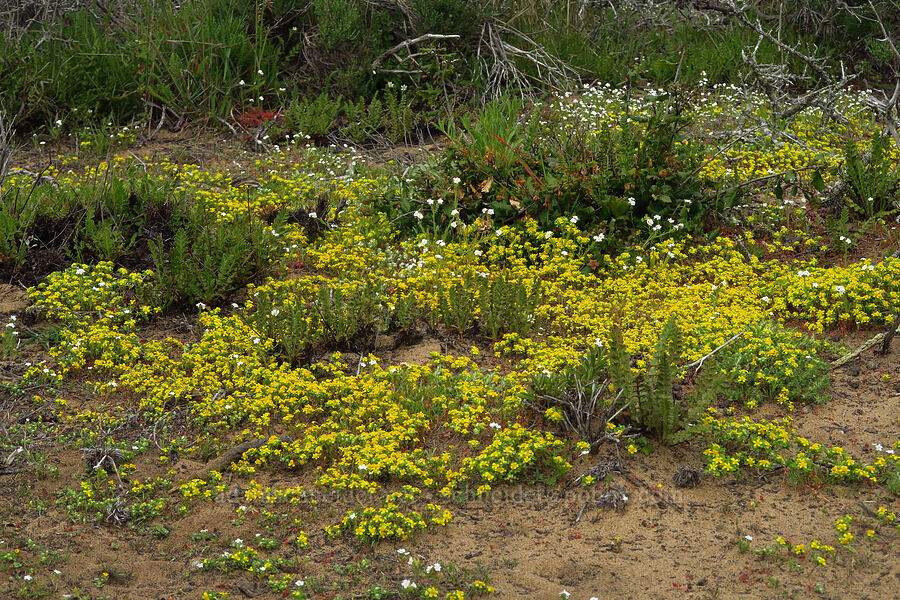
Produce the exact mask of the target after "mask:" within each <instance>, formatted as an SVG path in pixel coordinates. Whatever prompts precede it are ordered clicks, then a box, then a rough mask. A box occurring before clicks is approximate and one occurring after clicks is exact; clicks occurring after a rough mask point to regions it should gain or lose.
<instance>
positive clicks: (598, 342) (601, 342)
mask: <svg viewBox="0 0 900 600" xmlns="http://www.w3.org/2000/svg"><path fill="white" fill-rule="evenodd" d="M594 345H595V346H597V347H598V348H602V347H603V340H601V339H600V338H597V339H595V340H594Z"/></svg>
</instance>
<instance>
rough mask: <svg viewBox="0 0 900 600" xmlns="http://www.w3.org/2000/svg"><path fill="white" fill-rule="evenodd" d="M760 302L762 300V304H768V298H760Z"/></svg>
mask: <svg viewBox="0 0 900 600" xmlns="http://www.w3.org/2000/svg"><path fill="white" fill-rule="evenodd" d="M760 300H762V301H763V303H764V304H768V303H769V297H768V296H763V297H762V298H760Z"/></svg>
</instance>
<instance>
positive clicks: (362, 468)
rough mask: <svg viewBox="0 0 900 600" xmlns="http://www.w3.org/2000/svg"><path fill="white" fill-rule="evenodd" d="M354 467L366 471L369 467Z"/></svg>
mask: <svg viewBox="0 0 900 600" xmlns="http://www.w3.org/2000/svg"><path fill="white" fill-rule="evenodd" d="M356 468H357V469H359V470H360V471H368V470H369V467H368V466H367V465H359V466H358V467H356Z"/></svg>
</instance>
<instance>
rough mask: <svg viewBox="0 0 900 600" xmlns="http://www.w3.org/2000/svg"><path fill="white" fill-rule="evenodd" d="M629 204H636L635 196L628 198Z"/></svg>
mask: <svg viewBox="0 0 900 600" xmlns="http://www.w3.org/2000/svg"><path fill="white" fill-rule="evenodd" d="M628 204H630V205H631V206H634V205H635V201H634V198H629V199H628Z"/></svg>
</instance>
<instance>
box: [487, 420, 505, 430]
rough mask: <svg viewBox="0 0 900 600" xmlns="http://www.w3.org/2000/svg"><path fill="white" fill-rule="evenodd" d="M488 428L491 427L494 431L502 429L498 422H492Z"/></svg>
mask: <svg viewBox="0 0 900 600" xmlns="http://www.w3.org/2000/svg"><path fill="white" fill-rule="evenodd" d="M488 427H490V428H492V429H502V426H501V425H500V423H497V422H496V421H491V424H490V425H488Z"/></svg>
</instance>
